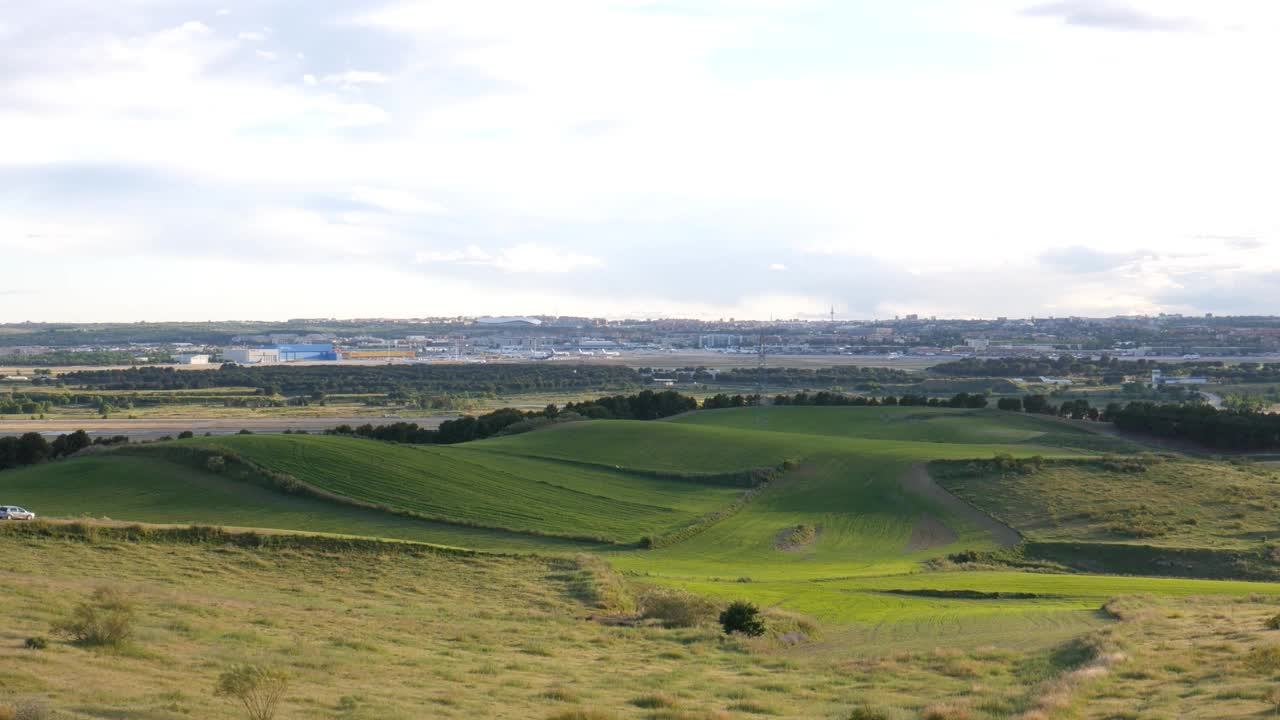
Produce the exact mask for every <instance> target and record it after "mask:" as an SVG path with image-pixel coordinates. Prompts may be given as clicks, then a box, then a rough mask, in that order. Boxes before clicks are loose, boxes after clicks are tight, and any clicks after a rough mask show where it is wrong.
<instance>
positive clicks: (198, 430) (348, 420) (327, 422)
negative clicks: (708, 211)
mask: <svg viewBox="0 0 1280 720" xmlns="http://www.w3.org/2000/svg"><path fill="white" fill-rule="evenodd" d="M454 417H456V416H454V415H435V416H431V417H399V416H396V417H386V418H371V417H368V416H365V417H306V418H288V417H280V418H210V419H195V418H193V419H177V418H168V419H166V418H157V419H150V420H117V419H111V420H102V419H95V418H78V419H71V420H3V421H0V436H4V435H21V434H22V433H28V432H38V433H40V434H41V435H47V436H55V435H61V434H63V433H70V432H75V431H76V430H84V431H85V432H87V433H89V435H91V436H93V437H98V436H112V435H126V436H128V437H130V438H132V439H134V440H154V439H156V438H158V437H164V436H165V435H177V434H178V433H180V432H182V431H184V430H190V431H191V432H193V433H195V434H196V435H204V434H205V433H208V434H210V435H234V434H235V433H238V432H240V431H241V430H242V429H243V430H249V431H251V432H260V433H279V432H284V431H285V430H293V431H295V432H296V431H299V430H305V431H307V432H310V433H316V432H322V431H324V430H327V429H329V428H331V427H335V426H337V425H343V424H346V425H363V424H365V423H373V424H374V425H380V424H387V423H394V422H415V423H418V425H420V426H422V427H429V428H434V427H437V426H439V425H440V423H442V422H444V421H445V420H452V419H453V418H454Z"/></svg>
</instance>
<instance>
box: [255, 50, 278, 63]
mask: <svg viewBox="0 0 1280 720" xmlns="http://www.w3.org/2000/svg"><path fill="white" fill-rule="evenodd" d="M253 52H254V54H256V55H257V56H258V57H260V58H262V59H263V60H266V61H267V62H275V60H276V54H275V53H274V52H272V51H270V50H254V51H253Z"/></svg>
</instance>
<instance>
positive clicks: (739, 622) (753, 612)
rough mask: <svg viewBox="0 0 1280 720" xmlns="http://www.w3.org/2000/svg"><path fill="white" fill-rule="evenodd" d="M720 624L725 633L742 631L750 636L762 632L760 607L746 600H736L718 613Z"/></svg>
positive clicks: (761, 633) (762, 624) (762, 621)
mask: <svg viewBox="0 0 1280 720" xmlns="http://www.w3.org/2000/svg"><path fill="white" fill-rule="evenodd" d="M720 626H721V627H723V628H724V631H725V634H733V633H736V632H737V633H742V634H743V635H750V636H752V637H755V636H758V635H763V634H764V620H762V619H760V609H759V608H757V607H756V606H755V605H753V604H751V603H749V602H747V601H746V600H737V601H735V602H733V603H731V604H730V605H729V607H727V608H725V609H724V612H722V613H720Z"/></svg>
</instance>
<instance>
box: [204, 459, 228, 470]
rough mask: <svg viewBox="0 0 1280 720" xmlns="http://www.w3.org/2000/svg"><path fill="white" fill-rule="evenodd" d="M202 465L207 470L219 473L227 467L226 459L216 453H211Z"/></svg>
mask: <svg viewBox="0 0 1280 720" xmlns="http://www.w3.org/2000/svg"><path fill="white" fill-rule="evenodd" d="M204 467H205V469H206V470H208V471H209V472H215V473H220V472H222V471H223V470H226V469H227V461H226V460H223V459H222V458H221V457H219V456H217V455H211V456H209V459H207V460H205V461H204Z"/></svg>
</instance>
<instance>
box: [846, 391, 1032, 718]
mask: <svg viewBox="0 0 1280 720" xmlns="http://www.w3.org/2000/svg"><path fill="white" fill-rule="evenodd" d="M1018 405H1019V407H1021V405H1022V403H1021V402H1019V403H1018ZM847 720H889V714H888V713H886V712H884V711H883V710H877V709H875V708H873V707H871V706H870V705H860V706H858V707H856V708H854V709H853V712H850V713H849V717H848V719H847Z"/></svg>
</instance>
